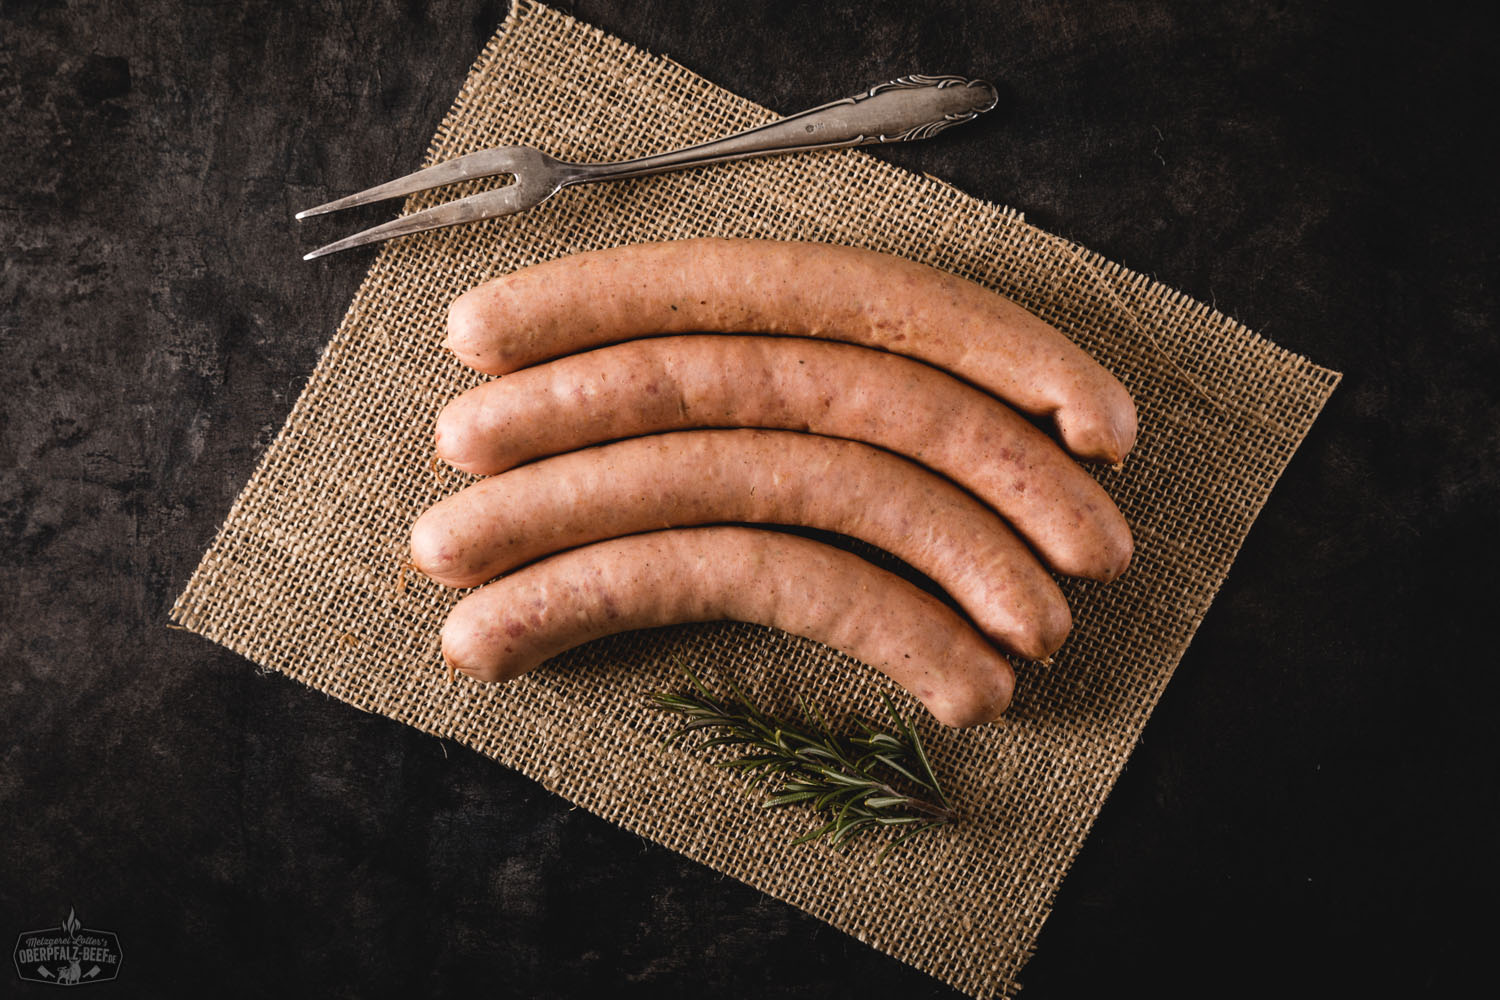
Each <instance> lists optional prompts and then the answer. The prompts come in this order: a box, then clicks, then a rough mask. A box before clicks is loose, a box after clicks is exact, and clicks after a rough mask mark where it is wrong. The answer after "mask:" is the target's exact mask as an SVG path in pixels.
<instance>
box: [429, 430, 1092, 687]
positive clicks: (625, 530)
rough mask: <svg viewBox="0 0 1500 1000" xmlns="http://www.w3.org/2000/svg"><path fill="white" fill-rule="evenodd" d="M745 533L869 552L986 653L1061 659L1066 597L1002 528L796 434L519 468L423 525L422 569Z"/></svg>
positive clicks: (485, 571) (916, 475) (636, 446)
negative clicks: (784, 531)
mask: <svg viewBox="0 0 1500 1000" xmlns="http://www.w3.org/2000/svg"><path fill="white" fill-rule="evenodd" d="M725 521H739V522H753V523H760V524H783V525H801V526H805V527H810V528H821V529H823V530H825V531H833V532H838V533H840V534H844V535H849V536H852V537H854V538H860V539H863V540H864V541H867V542H869V543H871V544H873V545H876V546H879V547H880V548H882V549H885V550H886V551H887V552H890V553H893V554H894V555H896V556H897V557H899V558H901V559H903V560H905V561H906V562H907V563H908V564H909V565H911V566H913V567H915V568H916V569H917V570H919V571H920V572H922V573H925V574H926V575H927V576H929V577H930V578H931V579H932V580H933V581H934V582H935V583H937V584H938V585H939V586H941V587H942V588H943V589H944V590H946V591H947V592H948V594H949V595H950V596H952V597H953V599H954V600H955V601H956V602H957V603H958V605H959V606H960V607H961V608H963V610H964V611H965V612H967V613H968V615H969V617H970V618H972V619H973V620H974V623H975V624H976V625H978V626H979V629H980V631H982V632H983V633H984V634H985V635H986V636H988V637H989V639H990V640H991V641H992V642H994V643H996V644H997V645H999V646H1001V647H1002V648H1004V649H1007V650H1009V651H1010V652H1012V653H1015V654H1016V655H1018V656H1024V657H1027V658H1029V659H1044V658H1046V657H1048V656H1051V655H1052V654H1053V653H1055V652H1056V651H1057V648H1058V647H1059V646H1061V645H1062V642H1063V639H1065V638H1066V637H1067V634H1068V630H1069V629H1070V628H1071V627H1072V617H1071V615H1070V614H1069V611H1068V604H1067V600H1066V599H1065V598H1064V597H1063V595H1062V591H1061V590H1059V589H1058V587H1057V584H1056V583H1055V582H1054V581H1053V579H1052V577H1051V576H1049V575H1048V573H1047V571H1046V570H1045V569H1043V568H1042V565H1041V564H1040V563H1039V562H1037V560H1036V557H1035V556H1033V555H1032V554H1031V552H1030V551H1029V550H1028V549H1027V548H1026V545H1025V543H1023V542H1022V541H1021V540H1020V539H1019V538H1017V537H1016V536H1015V534H1014V533H1013V532H1012V531H1011V530H1010V529H1009V528H1007V527H1006V525H1005V522H1004V521H1002V520H1001V519H1000V518H999V517H997V516H996V515H995V513H994V512H993V511H991V510H990V509H989V508H987V507H985V506H984V505H983V504H981V503H979V502H978V501H977V500H975V499H974V498H973V497H971V496H969V494H967V493H965V492H964V491H963V490H961V489H959V488H958V487H957V486H954V485H953V484H952V483H950V482H948V481H947V480H946V479H943V478H942V477H940V476H936V475H933V474H932V473H931V472H928V471H927V470H926V469H923V468H922V467H921V466H919V465H915V464H913V463H911V462H909V461H907V460H906V459H904V458H900V457H898V456H896V455H893V454H891V453H890V452H887V451H881V450H880V449H878V448H872V447H870V446H869V445H865V444H861V443H859V442H857V441H845V440H840V439H838V438H829V437H822V436H820V435H816V434H798V433H795V432H791V431H764V430H724V431H678V432H676V433H671V434H656V435H650V436H647V437H639V438H631V439H628V440H625V441H618V442H616V443H614V444H608V445H603V446H601V447H597V448H586V449H584V450H582V451H575V452H570V453H568V454H565V455H558V456H555V457H553V458H548V459H543V460H542V461H540V462H533V463H532V464H530V465H523V466H521V467H520V468H518V469H512V470H511V471H509V472H506V473H503V474H501V475H498V476H492V477H491V478H489V479H485V480H481V481H480V482H478V483H475V484H473V485H472V486H470V487H468V488H467V489H465V490H462V491H461V492H459V493H457V494H455V495H453V496H451V497H449V498H447V499H446V500H443V501H442V502H441V503H439V504H437V505H436V506H434V507H432V508H431V509H429V510H428V511H427V512H426V513H424V514H423V515H422V516H421V517H420V518H419V519H418V520H417V523H416V524H415V525H414V526H413V527H412V540H411V553H412V562H413V563H414V564H415V566H416V568H417V569H419V570H421V571H422V572H423V573H425V574H426V575H427V576H429V577H431V578H432V579H434V580H436V581H437V582H439V583H442V584H446V585H447V586H450V587H472V586H475V585H477V584H481V583H484V582H485V581H486V580H489V579H491V578H492V577H495V576H497V575H499V574H501V573H505V572H509V571H510V570H512V569H515V568H516V567H517V566H520V565H523V564H525V563H528V562H531V561H532V560H534V559H538V558H541V557H543V556H548V555H552V554H553V553H556V552H560V551H562V550H563V549H568V548H572V547H574V546H576V545H583V544H586V543H588V542H595V541H599V540H601V539H607V538H615V537H618V536H620V535H628V534H634V533H636V532H642V531H653V530H656V529H659V528H667V527H678V526H683V525H697V524H710V523H714V522H725Z"/></svg>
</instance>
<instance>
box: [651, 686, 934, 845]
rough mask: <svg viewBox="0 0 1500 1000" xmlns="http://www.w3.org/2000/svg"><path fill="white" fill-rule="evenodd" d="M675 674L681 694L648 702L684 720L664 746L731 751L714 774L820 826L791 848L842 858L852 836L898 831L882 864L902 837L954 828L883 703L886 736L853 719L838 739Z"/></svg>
mask: <svg viewBox="0 0 1500 1000" xmlns="http://www.w3.org/2000/svg"><path fill="white" fill-rule="evenodd" d="M683 673H684V674H686V675H687V678H688V681H689V683H690V684H691V685H692V689H691V690H690V691H688V692H687V693H685V694H661V693H659V694H656V695H654V696H653V699H654V701H655V702H656V705H657V707H659V708H662V709H664V710H666V711H670V712H675V713H677V714H679V715H681V716H682V717H683V718H684V722H683V724H682V726H681V727H680V728H679V729H677V730H676V731H675V732H674V733H672V735H671V736H669V737H667V742H668V743H669V744H673V743H681V742H684V741H686V740H688V739H690V738H692V737H695V736H697V735H699V734H703V735H705V736H706V738H705V739H704V740H703V741H702V742H701V743H699V744H698V745H699V747H700V748H706V747H719V746H722V747H735V748H738V749H739V750H740V751H741V753H740V756H737V757H734V758H731V759H728V760H723V761H719V762H718V763H717V764H716V766H717V767H722V768H725V769H727V770H731V771H737V772H739V773H740V774H742V775H743V776H744V777H745V779H746V780H747V781H748V782H749V783H750V784H751V785H752V786H756V787H759V788H762V789H764V790H765V791H766V792H768V793H769V794H768V797H767V798H766V799H765V801H764V802H763V803H762V805H763V806H764V807H765V808H768V809H770V808H777V807H780V806H790V805H806V806H808V807H810V808H811V809H813V811H814V812H816V813H818V814H819V816H820V818H821V819H822V820H823V822H822V824H821V825H819V826H816V827H814V828H813V829H811V830H809V831H808V832H806V833H804V834H803V835H802V836H800V837H798V838H797V839H796V840H795V841H793V843H798V844H801V843H807V842H810V841H815V840H820V839H822V838H824V837H826V838H828V842H829V843H830V844H831V845H832V846H834V847H836V848H839V849H844V848H847V847H848V846H849V844H850V842H851V841H852V840H853V839H854V838H855V837H857V836H859V835H861V834H865V833H872V832H875V831H877V830H881V829H891V830H895V831H899V836H897V837H896V838H895V839H894V840H892V841H891V842H890V843H889V844H887V845H886V847H885V848H884V849H883V850H882V851H881V852H880V855H879V858H881V859H883V858H884V857H885V856H886V855H887V854H889V853H890V851H891V850H892V849H894V848H895V847H897V846H898V845H900V844H902V843H904V842H905V841H907V840H909V839H911V838H912V837H915V836H917V835H918V834H920V833H925V832H926V831H928V830H932V829H934V828H936V827H939V826H942V825H944V824H947V823H952V822H954V821H955V820H956V819H957V814H956V813H955V812H954V810H953V808H952V806H950V805H949V803H948V799H947V797H946V795H944V793H943V789H942V786H941V785H940V784H939V783H938V779H937V775H936V774H934V773H933V770H932V764H931V763H930V762H929V761H928V759H927V753H926V751H925V750H924V749H923V747H922V738H921V736H920V735H918V733H917V728H916V726H914V725H912V724H911V723H910V722H909V721H908V720H907V719H905V718H904V717H903V716H902V715H901V713H900V712H899V711H898V710H897V709H896V706H895V704H894V703H893V702H892V701H891V700H890V699H889V698H887V697H885V696H884V695H882V696H881V699H882V701H884V702H885V707H886V710H887V711H888V712H889V713H890V716H891V719H892V720H893V722H894V723H895V727H894V731H891V732H888V731H885V730H883V729H879V728H877V727H876V726H874V725H872V724H871V723H869V722H866V721H864V720H862V719H860V720H856V724H857V726H858V728H859V732H857V733H854V734H853V735H840V734H836V733H834V732H833V731H832V729H831V728H830V727H829V726H828V724H827V723H826V722H825V721H824V720H823V719H822V717H820V716H818V715H817V714H815V713H814V712H812V711H810V710H809V709H808V708H807V706H806V705H805V704H804V705H803V706H802V712H803V715H804V716H806V721H805V722H795V721H791V720H787V719H781V718H777V717H775V716H773V715H769V714H767V713H766V712H763V711H761V710H760V709H758V708H756V707H755V706H754V705H753V704H751V703H750V701H749V699H747V698H746V697H745V696H744V694H743V693H742V692H741V691H740V690H739V689H738V688H736V687H734V686H733V685H731V687H730V690H731V692H732V697H723V696H721V695H718V694H716V693H714V692H713V691H710V690H709V689H708V688H707V687H706V686H705V685H704V684H703V682H702V681H700V680H699V679H698V678H697V676H695V675H694V674H693V673H692V672H691V671H690V670H687V669H685V668H684V670H683Z"/></svg>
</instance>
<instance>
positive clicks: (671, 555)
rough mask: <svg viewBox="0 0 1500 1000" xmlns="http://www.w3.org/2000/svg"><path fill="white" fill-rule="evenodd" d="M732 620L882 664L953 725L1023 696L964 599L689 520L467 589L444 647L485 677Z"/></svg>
mask: <svg viewBox="0 0 1500 1000" xmlns="http://www.w3.org/2000/svg"><path fill="white" fill-rule="evenodd" d="M720 619H732V620H736V621H746V622H754V623H758V624H762V625H769V626H772V627H775V628H780V629H783V630H785V631H787V632H792V633H794V634H797V635H802V636H806V637H807V638H810V639H815V640H817V641H819V642H822V643H824V644H826V645H828V646H832V647H834V648H835V649H838V650H840V651H842V652H844V653H846V654H848V655H850V656H852V657H854V658H855V659H858V660H861V661H863V662H865V663H867V664H869V665H870V666H873V667H875V668H877V669H879V670H881V671H882V672H884V673H885V674H886V675H887V676H889V677H890V678H891V679H892V680H894V681H895V682H896V683H897V684H900V685H901V686H902V687H904V688H905V689H906V690H907V691H909V692H911V693H912V695H914V696H915V697H916V698H917V699H918V700H920V701H921V702H922V704H923V705H925V706H926V707H927V709H928V711H930V712H931V713H932V714H933V716H935V717H936V718H937V719H938V721H940V722H942V723H944V724H945V725H950V726H967V725H974V724H977V723H981V722H989V721H992V720H994V719H996V718H997V717H999V715H1000V714H1001V713H1002V712H1004V711H1005V709H1006V707H1007V706H1008V705H1009V704H1010V699H1011V694H1012V692H1013V690H1014V686H1015V677H1014V674H1013V673H1012V671H1011V668H1010V664H1009V663H1007V662H1006V660H1005V657H1004V656H1002V655H1001V654H1000V653H999V652H998V651H997V650H996V649H995V648H994V647H993V646H991V645H990V644H989V643H988V642H986V641H985V640H984V639H983V638H982V637H981V636H980V635H979V634H978V633H977V632H975V631H974V630H973V629H972V628H970V627H969V626H968V625H967V624H966V623H965V622H964V620H963V619H962V618H961V617H959V616H958V614H957V613H955V612H954V611H953V610H952V609H951V608H949V607H948V606H947V605H946V604H944V603H943V602H942V601H940V600H938V599H937V598H936V597H933V596H932V595H931V594H928V593H926V592H925V591H923V590H921V589H919V588H918V587H916V586H915V585H913V584H911V583H909V582H907V581H906V580H904V579H902V578H901V577H899V576H897V575H896V574H894V573H890V572H887V571H886V570H883V569H880V568H879V567H877V566H875V565H873V564H872V563H869V562H867V561H865V560H864V559H861V558H860V557H858V556H856V555H853V554H852V553H849V552H845V551H843V550H842V549H839V548H836V547H834V546H831V545H825V544H823V543H822V542H815V541H812V540H811V539H807V538H800V537H796V536H793V535H788V534H785V533H782V532H777V531H766V530H763V529H757V528H742V527H706V528H676V529H672V530H668V531H655V532H649V533H646V534H640V535H630V536H628V537H625V538H616V539H612V540H610V541H605V542H598V543H595V544H593V545H586V546H584V547H582V548H578V549H573V550H570V551H568V552H564V553H562V554H560V555H556V556H552V557H551V558H548V559H544V560H542V561H540V562H537V563H532V564H531V565H530V566H527V567H525V568H524V569H521V570H518V571H517V572H515V573H512V574H510V575H509V576H504V577H501V578H500V579H498V580H496V581H494V582H493V583H490V584H488V585H487V586H485V587H482V588H480V589H479V590H476V591H474V592H473V593H471V594H469V595H468V596H466V597H464V598H463V599H462V600H461V601H459V602H458V603H457V604H456V605H454V607H453V610H452V612H451V613H450V614H449V617H448V621H447V623H446V624H445V625H444V626H443V639H442V641H443V657H444V659H446V660H447V662H448V663H449V664H450V665H452V666H453V667H454V668H455V669H457V670H460V671H462V672H463V673H465V674H468V675H470V676H473V677H475V678H477V679H479V680H483V681H503V680H510V679H512V678H514V677H517V676H520V675H521V674H524V673H526V672H527V671H529V670H531V669H533V668H535V667H537V666H538V665H540V664H541V663H543V662H544V661H546V660H548V659H550V658H551V657H553V656H556V655H558V654H559V653H562V652H563V651H565V650H567V649H570V648H572V647H573V646H576V645H580V644H582V643H584V642H587V641H589V640H592V639H597V638H601V637H603V636H606V635H613V634H615V633H617V632H623V631H628V630H631V629H640V628H652V627H656V626H662V625H672V624H680V623H684V622H702V621H716V620H720Z"/></svg>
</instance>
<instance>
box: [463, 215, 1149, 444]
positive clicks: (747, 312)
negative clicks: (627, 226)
mask: <svg viewBox="0 0 1500 1000" xmlns="http://www.w3.org/2000/svg"><path fill="white" fill-rule="evenodd" d="M697 331H716V332H721V333H769V334H790V335H794V336H805V337H819V338H828V339H832V340H844V341H848V342H851V343H857V344H862V345H865V346H867V347H876V348H880V349H882V350H887V351H892V352H895V353H897V354H904V355H907V356H909V357H914V358H919V359H921V360H923V361H926V362H929V363H930V364H933V365H936V366H937V367H939V368H942V369H944V370H946V371H949V372H951V373H953V374H954V375H957V376H959V377H960V378H962V379H964V380H966V381H968V382H971V383H973V384H974V385H977V386H979V387H980V388H982V389H984V390H985V391H987V392H990V393H993V394H994V395H996V396H998V397H999V398H1001V399H1004V400H1006V401H1008V402H1009V403H1011V404H1012V405H1014V406H1015V407H1017V408H1018V409H1020V410H1023V411H1025V412H1027V413H1030V414H1032V415H1034V416H1039V417H1048V418H1051V419H1053V420H1054V421H1055V422H1056V425H1057V429H1058V433H1059V435H1060V436H1061V438H1062V441H1063V443H1064V444H1065V445H1066V446H1067V448H1068V449H1069V450H1070V451H1072V452H1073V453H1074V454H1076V455H1078V456H1080V457H1083V458H1091V459H1099V460H1102V461H1105V462H1110V463H1118V462H1120V461H1122V460H1123V459H1124V457H1125V455H1126V454H1127V453H1128V452H1129V451H1130V448H1131V446H1132V445H1133V444H1134V443H1135V437H1136V412H1135V405H1134V403H1133V402H1132V400H1131V398H1130V393H1129V392H1127V391H1126V389H1125V387H1124V386H1123V385H1121V384H1120V382H1119V381H1118V380H1117V379H1116V378H1115V377H1114V376H1113V375H1111V374H1110V373H1109V372H1108V371H1107V370H1105V369H1104V367H1103V366H1101V365H1100V364H1098V362H1096V361H1094V359H1093V358H1091V357H1090V356H1089V355H1088V353H1087V352H1085V351H1083V350H1082V349H1081V348H1079V347H1078V346H1077V345H1076V344H1074V343H1073V342H1072V341H1070V340H1069V339H1068V338H1067V337H1065V336H1064V335H1063V334H1062V333H1061V332H1059V331H1058V330H1057V329H1056V328H1055V327H1053V326H1051V325H1049V324H1047V323H1046V322H1044V321H1043V320H1041V319H1040V318H1039V317H1037V316H1036V315H1034V314H1032V313H1030V312H1028V311H1026V310H1025V309H1023V308H1021V307H1020V306H1019V305H1017V304H1015V303H1014V302H1012V301H1010V300H1009V299H1007V298H1005V297H1003V296H1001V295H998V294H996V293H994V292H992V291H990V290H989V289H986V288H984V287H983V286H981V285H978V284H976V283H974V282H972V281H968V280H966V279H963V278H960V277H958V276H956V275H953V274H949V273H947V272H944V271H940V270H938V269H936V268H932V267H928V266H927V265H925V264H919V263H916V262H914V261H910V260H907V259H905V258H902V257H896V256H892V255H890V254H883V253H876V252H874V251H871V250H864V249H860V248H856V247H845V246H835V245H831V244H825V243H799V242H785V241H778V240H748V239H691V240H678V241H674V242H668V243H636V244H631V245H628V246H622V247H614V248H611V249H607V250H597V251H593V252H590V253H581V254H575V255H572V256H567V257H560V258H557V259H555V260H550V261H546V262H543V263H540V264H536V265H533V266H531V267H527V268H522V269H521V270H518V271H515V272H512V273H511V274H507V275H504V276H502V277H499V278H496V279H494V280H492V281H489V282H486V283H485V284H483V285H480V286H478V287H477V288H473V289H471V290H469V291H468V292H466V293H464V294H463V295H461V296H460V297H459V298H458V299H457V300H455V301H454V303H453V304H452V306H451V308H450V309H449V314H448V346H449V347H450V348H451V349H452V350H453V351H454V352H455V353H456V354H457V355H458V357H459V358H460V359H461V360H462V361H463V362H464V363H465V364H468V365H470V366H472V367H474V368H477V369H478V370H479V371H482V372H485V373H487V374H491V375H503V374H506V373H509V372H512V371H516V370H518V369H520V368H524V367H526V366H528V365H531V364H535V363H536V362H539V361H543V360H546V359H548V358H555V357H559V356H561V355H566V354H573V353H576V352H578V351H582V350H587V349H589V348H593V347H598V346H600V345H603V344H609V343H615V342H619V341H624V340H630V339H633V338H636V337H641V336H649V335H653V334H665V333H688V332H697Z"/></svg>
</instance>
